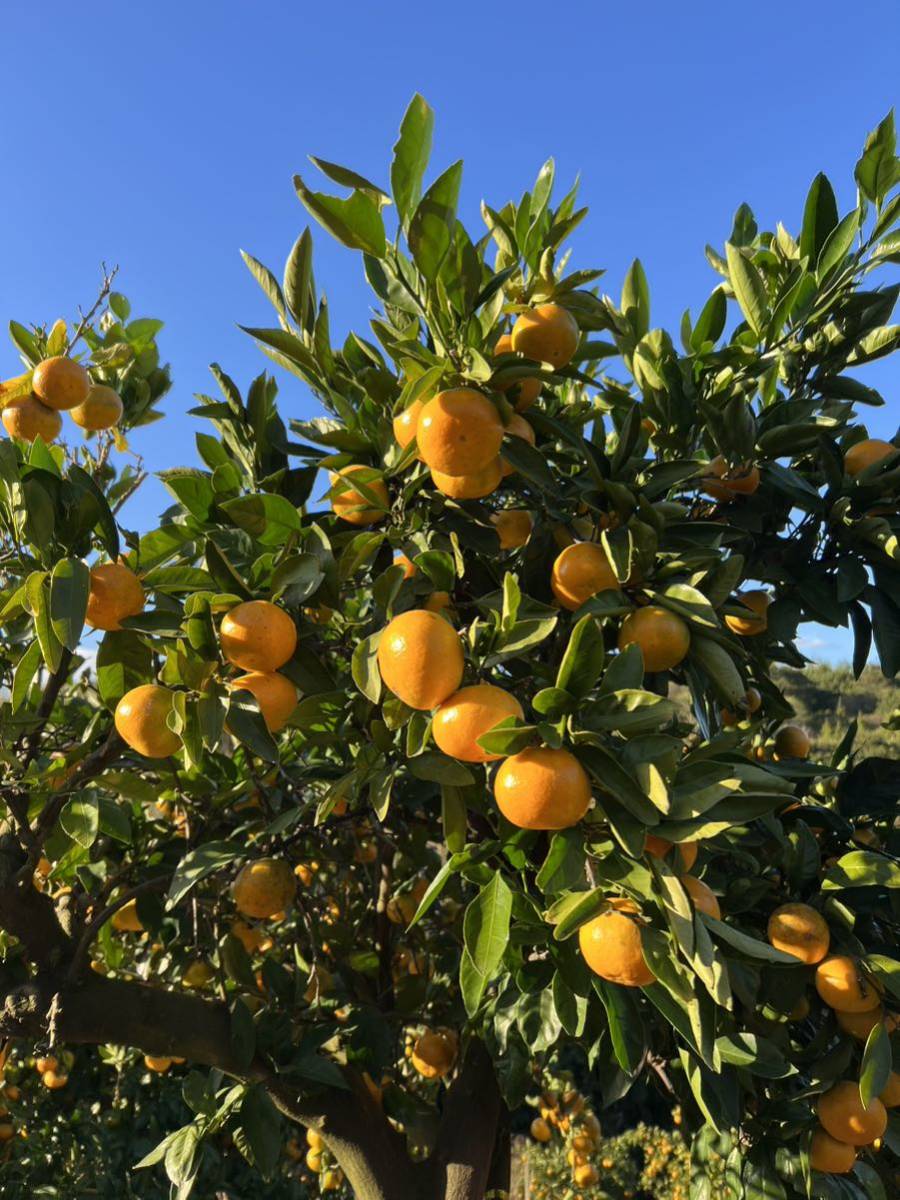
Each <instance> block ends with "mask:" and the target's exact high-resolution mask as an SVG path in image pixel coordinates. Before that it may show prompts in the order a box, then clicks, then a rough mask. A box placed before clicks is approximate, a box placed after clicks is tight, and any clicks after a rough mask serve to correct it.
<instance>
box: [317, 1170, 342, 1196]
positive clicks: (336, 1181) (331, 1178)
mask: <svg viewBox="0 0 900 1200" xmlns="http://www.w3.org/2000/svg"><path fill="white" fill-rule="evenodd" d="M343 1182H344V1172H343V1171H342V1170H341V1169H340V1167H329V1168H328V1170H327V1171H323V1172H322V1178H321V1180H320V1186H321V1188H322V1191H323V1192H336V1191H337V1190H338V1188H339V1187H341V1186H342V1184H343Z"/></svg>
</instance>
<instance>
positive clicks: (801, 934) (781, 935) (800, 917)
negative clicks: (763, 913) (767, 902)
mask: <svg viewBox="0 0 900 1200" xmlns="http://www.w3.org/2000/svg"><path fill="white" fill-rule="evenodd" d="M767 936H768V939H769V943H770V944H771V945H772V946H774V947H775V949H776V950H781V951H782V952H783V953H784V954H790V955H791V956H792V957H793V958H799V960H800V961H801V962H804V963H817V962H821V961H822V959H823V958H824V957H825V955H826V954H827V953H828V946H829V943H830V941H831V933H830V931H829V929H828V925H827V923H826V921H825V918H824V917H823V916H822V914H821V913H818V912H816V910H815V909H814V908H810V906H809V905H808V904H782V905H781V907H780V908H776V909H775V911H774V912H773V913H772V915H771V916H770V917H769V924H768V928H767Z"/></svg>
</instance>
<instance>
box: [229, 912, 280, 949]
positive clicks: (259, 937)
mask: <svg viewBox="0 0 900 1200" xmlns="http://www.w3.org/2000/svg"><path fill="white" fill-rule="evenodd" d="M231 933H232V935H233V936H234V937H236V938H237V940H238V941H239V942H240V943H241V945H242V946H243V947H244V949H245V950H246V951H247V953H248V954H255V953H256V951H257V950H264V949H267V948H268V947H267V946H266V943H267V942H268V944H269V946H271V944H272V941H271V938H269V936H268V934H267V933H266V931H265V930H264V929H260V928H259V926H258V925H248V924H247V922H246V921H241V920H237V921H232V923H231Z"/></svg>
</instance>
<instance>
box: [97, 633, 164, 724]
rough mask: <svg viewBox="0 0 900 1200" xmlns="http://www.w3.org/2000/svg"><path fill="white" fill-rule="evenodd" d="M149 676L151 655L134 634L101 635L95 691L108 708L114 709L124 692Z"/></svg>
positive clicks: (151, 666) (146, 646) (146, 679)
mask: <svg viewBox="0 0 900 1200" xmlns="http://www.w3.org/2000/svg"><path fill="white" fill-rule="evenodd" d="M152 677H153V655H152V652H151V650H150V647H149V646H148V645H146V644H145V643H144V642H143V641H142V640H141V638H140V637H139V636H138V635H137V634H136V633H132V632H131V631H130V630H124V629H123V630H114V631H113V632H111V633H107V634H104V637H103V641H102V642H101V643H100V646H99V649H98V650H97V690H98V691H99V693H100V699H101V700H102V701H103V703H104V704H105V705H106V707H107V708H109V709H113V708H115V707H116V705H117V704H118V702H119V701H120V700H121V699H122V697H123V696H124V695H125V693H126V692H128V691H130V690H131V689H132V688H133V687H138V686H139V685H140V684H142V683H149V682H150V680H151V679H152Z"/></svg>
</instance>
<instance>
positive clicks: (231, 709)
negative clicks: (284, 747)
mask: <svg viewBox="0 0 900 1200" xmlns="http://www.w3.org/2000/svg"><path fill="white" fill-rule="evenodd" d="M225 726H226V728H227V729H228V732H229V733H231V734H233V735H234V736H235V737H236V738H237V739H238V741H239V742H243V743H244V745H245V746H246V747H247V749H248V750H249V751H250V753H251V754H255V755H256V756H257V757H258V758H262V759H264V760H265V761H266V762H270V763H277V762H278V747H277V745H276V744H275V741H274V740H273V738H272V735H271V733H269V730H268V727H267V726H266V723H265V721H264V720H263V716H262V713H261V712H260V711H259V704H258V703H257V700H256V697H255V696H254V695H253V693H252V692H248V691H246V690H245V689H244V688H237V689H235V690H233V691H230V692H229V693H228V707H227V710H226V713H225Z"/></svg>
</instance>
